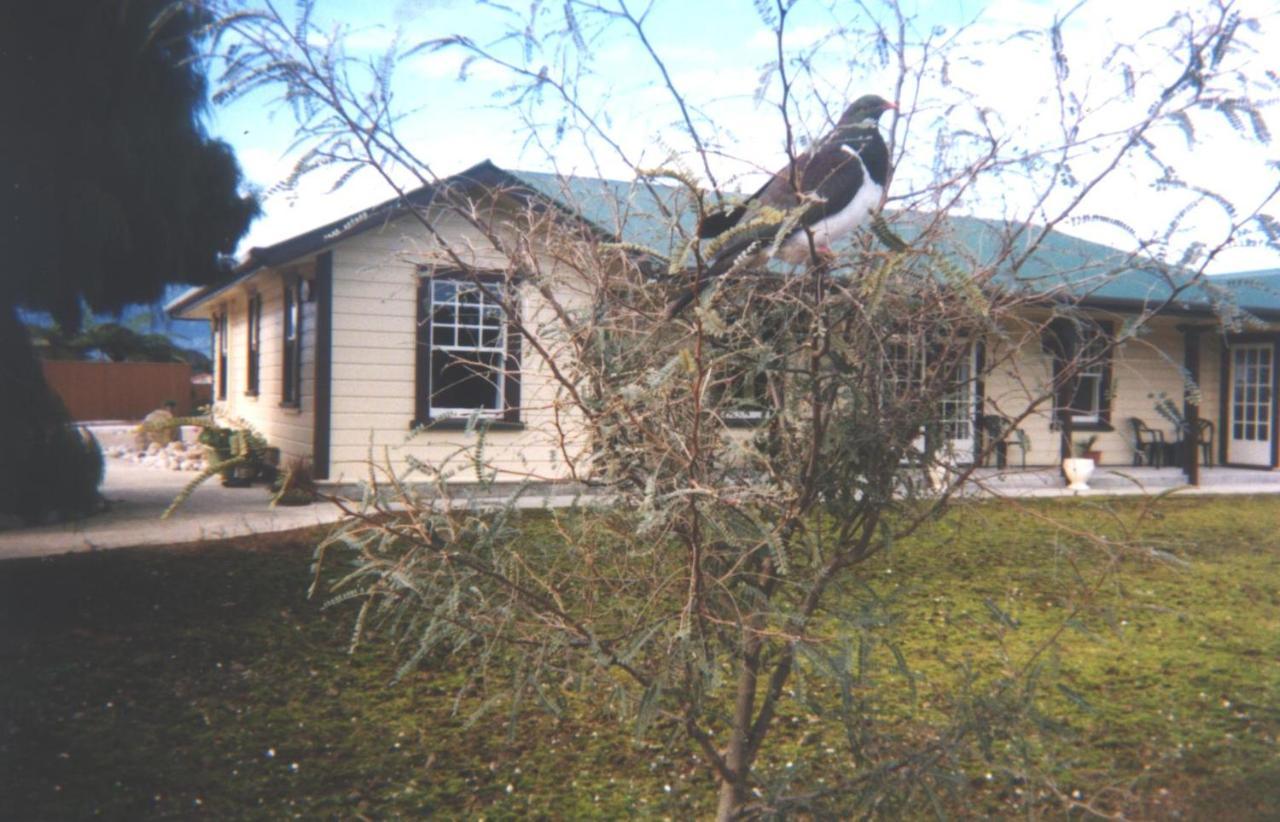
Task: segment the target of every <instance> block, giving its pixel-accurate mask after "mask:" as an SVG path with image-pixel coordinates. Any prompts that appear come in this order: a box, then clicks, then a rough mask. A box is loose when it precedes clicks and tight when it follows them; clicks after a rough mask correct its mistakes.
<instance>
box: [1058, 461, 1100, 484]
mask: <svg viewBox="0 0 1280 822" xmlns="http://www.w3.org/2000/svg"><path fill="white" fill-rule="evenodd" d="M1094 467H1095V466H1094V462H1093V460H1091V459H1085V458H1084V457H1067V458H1066V459H1064V460H1063V461H1062V473H1064V474H1066V475H1067V488H1068V489H1070V490H1072V491H1088V490H1089V477H1091V476H1093V469H1094Z"/></svg>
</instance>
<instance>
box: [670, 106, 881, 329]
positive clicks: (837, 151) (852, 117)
mask: <svg viewBox="0 0 1280 822" xmlns="http://www.w3.org/2000/svg"><path fill="white" fill-rule="evenodd" d="M892 108H897V106H895V105H894V104H893V103H891V102H889V101H888V100H885V99H884V98H882V97H878V96H876V95H874V94H868V95H865V96H863V97H859V98H858V99H857V100H855V101H854V102H853V104H852V105H850V106H849V107H848V108H847V109H845V112H844V114H843V115H841V117H840V121H839V122H837V123H836V127H835V129H834V130H832V132H831V133H830V134H827V135H826V136H824V137H823V138H822V139H820V140H818V141H817V142H816V143H815V144H814V145H813V146H812V147H810V148H809V150H807V151H805V152H804V153H803V154H800V155H799V156H797V157H796V158H795V160H794V162H793V163H792V164H790V165H788V166H787V167H786V168H784V169H782V170H781V171H779V172H777V173H776V174H774V175H773V177H772V178H771V179H770V180H769V182H768V183H766V184H765V185H764V187H762V188H761V189H760V190H759V191H757V192H756V193H755V194H752V195H751V196H750V197H748V198H747V199H746V200H745V201H744V202H742V203H740V204H739V205H737V206H736V207H734V208H733V209H732V210H730V211H721V212H717V213H714V214H709V215H707V216H706V217H705V218H704V219H703V220H702V222H701V223H699V225H698V236H699V237H700V238H702V239H703V240H707V239H711V238H714V237H718V236H720V235H721V234H724V233H725V232H726V231H729V230H731V229H735V228H738V227H741V229H740V231H739V232H738V234H737V235H736V236H733V237H731V238H730V239H728V240H727V241H726V242H725V243H724V245H723V246H722V247H721V248H719V249H717V250H716V251H715V253H714V254H713V255H712V257H711V258H710V259H709V260H708V261H707V268H706V270H705V271H704V272H703V274H702V279H701V281H700V283H699V285H698V287H696V288H691V289H690V290H689V291H687V292H685V293H684V294H682V295H681V296H680V297H678V298H677V299H676V300H675V301H674V302H672V304H671V305H670V306H669V307H668V309H667V316H668V317H674V316H676V315H677V314H679V313H680V312H681V311H682V310H684V308H685V307H686V306H687V305H689V303H691V302H693V301H694V300H695V299H697V297H698V294H699V293H700V292H701V290H702V289H705V288H706V287H707V286H708V285H710V284H711V281H712V280H714V279H715V278H716V277H719V276H720V275H722V274H724V273H725V272H727V271H729V270H731V269H735V268H738V269H741V268H747V267H751V266H758V265H762V264H764V262H766V261H767V260H768V259H769V257H770V256H774V255H776V256H778V257H781V258H782V259H783V260H786V261H787V262H790V263H803V262H804V261H805V260H807V259H809V232H812V234H813V241H814V245H815V247H816V248H817V251H818V253H819V254H830V253H831V244H832V243H833V242H834V241H835V240H836V239H838V238H839V237H841V236H843V235H844V234H847V233H848V232H849V231H851V230H853V228H854V227H856V226H858V225H859V224H861V223H863V222H864V221H865V220H866V219H867V217H868V216H869V215H870V214H871V212H872V211H873V210H874V209H875V208H877V207H878V206H879V205H880V198H881V197H882V196H883V194H884V189H885V186H886V185H887V184H888V182H889V149H888V147H886V146H885V143H884V138H882V137H881V136H880V129H879V128H878V126H877V122H878V121H879V119H880V115H881V114H884V113H885V112H886V111H888V110H889V109H892ZM806 229H807V230H806ZM780 231H785V232H786V236H785V237H779V236H778V234H779V232H780Z"/></svg>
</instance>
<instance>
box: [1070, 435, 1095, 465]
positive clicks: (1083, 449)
mask: <svg viewBox="0 0 1280 822" xmlns="http://www.w3.org/2000/svg"><path fill="white" fill-rule="evenodd" d="M1097 442H1098V435H1097V434H1093V435H1091V436H1089V437H1088V438H1086V439H1083V440H1079V441H1078V442H1076V444H1075V445H1076V456H1077V457H1081V458H1083V459H1087V460H1093V464H1094V465H1101V464H1102V451H1101V450H1099V449H1098V448H1097V447H1096V446H1097Z"/></svg>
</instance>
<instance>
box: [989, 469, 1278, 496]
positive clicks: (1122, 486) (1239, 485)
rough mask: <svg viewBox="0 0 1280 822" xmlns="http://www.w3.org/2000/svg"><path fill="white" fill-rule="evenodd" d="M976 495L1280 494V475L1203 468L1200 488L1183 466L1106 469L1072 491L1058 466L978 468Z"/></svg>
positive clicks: (1275, 472) (1250, 470)
mask: <svg viewBox="0 0 1280 822" xmlns="http://www.w3.org/2000/svg"><path fill="white" fill-rule="evenodd" d="M971 479H972V482H973V493H978V494H990V495H993V496H1011V497H1069V496H1121V495H1143V494H1159V493H1162V492H1164V491H1168V490H1169V489H1178V491H1177V493H1178V494H1180V495H1190V494H1280V471H1266V470H1256V469H1250V468H1223V467H1217V468H1201V469H1200V484H1199V485H1198V486H1192V485H1188V484H1187V475H1186V474H1185V473H1183V471H1182V469H1181V468H1151V467H1148V466H1129V465H1116V466H1110V465H1101V466H1098V468H1097V470H1096V471H1095V472H1094V474H1093V477H1092V478H1090V480H1089V490H1088V491H1071V490H1069V489H1067V488H1066V487H1064V486H1065V482H1064V480H1063V479H1062V475H1061V473H1060V472H1059V470H1058V469H1057V468H979V469H977V470H976V471H975V472H974V475H973V477H972V478H971Z"/></svg>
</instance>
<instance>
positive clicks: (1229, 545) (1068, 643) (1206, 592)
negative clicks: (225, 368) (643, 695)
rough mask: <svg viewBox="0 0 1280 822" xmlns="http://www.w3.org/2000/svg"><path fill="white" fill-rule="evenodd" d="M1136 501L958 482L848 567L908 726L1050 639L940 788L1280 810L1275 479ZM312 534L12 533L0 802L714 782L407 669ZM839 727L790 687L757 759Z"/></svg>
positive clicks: (991, 802) (0, 623) (811, 762)
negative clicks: (168, 537)
mask: <svg viewBox="0 0 1280 822" xmlns="http://www.w3.org/2000/svg"><path fill="white" fill-rule="evenodd" d="M1139 514H1140V505H1139V503H1136V502H1132V501H1130V502H1115V501H1112V502H1093V503H1079V502H1055V503H1032V504H1028V505H1026V506H1025V507H1024V508H1022V509H1014V508H1011V507H1009V506H1004V505H995V504H991V503H983V504H974V505H968V506H964V507H962V508H959V509H957V510H956V511H954V512H953V513H952V514H951V515H949V516H948V517H946V518H945V519H943V520H942V521H941V522H939V523H936V524H935V525H934V526H932V527H931V528H930V529H929V530H928V531H927V532H925V533H921V534H919V535H917V537H916V538H914V539H912V540H911V541H909V543H908V542H904V543H902V544H899V545H897V546H895V547H894V549H893V550H892V551H891V552H890V553H889V554H888V555H887V556H884V557H881V558H878V559H877V560H875V561H874V562H873V563H870V564H868V565H866V566H864V567H863V568H861V569H859V571H858V579H857V582H858V583H859V584H858V585H850V586H849V587H848V588H847V589H846V590H845V591H843V592H837V596H838V597H843V598H847V599H848V600H849V601H852V600H854V599H856V598H858V597H863V596H866V595H867V592H868V591H873V592H874V593H875V595H876V596H877V597H879V598H881V599H882V600H883V601H885V602H887V603H889V605H888V608H889V610H890V611H891V613H892V614H894V615H895V617H896V618H895V619H894V620H893V621H892V624H891V625H889V626H886V627H885V628H884V636H883V639H884V642H885V643H888V642H889V641H892V642H894V643H896V644H897V645H898V646H899V647H900V648H901V649H902V651H903V653H904V656H905V659H906V661H907V664H908V666H909V669H910V672H911V681H910V683H907V680H906V678H905V677H903V675H902V673H901V672H900V671H898V670H895V669H894V668H893V667H892V666H890V667H887V668H886V669H885V671H884V673H883V676H882V679H881V683H882V686H883V687H882V690H881V691H880V692H879V696H878V697H877V699H876V700H875V703H874V704H875V711H876V717H877V719H878V720H880V721H881V722H882V723H884V724H885V725H886V726H888V727H890V728H894V729H896V731H897V732H898V733H899V736H900V737H903V736H905V737H906V738H908V740H909V738H910V737H911V735H912V734H916V735H918V736H919V738H921V739H923V738H926V737H927V736H928V734H929V729H930V727H932V726H934V725H936V724H937V723H942V722H945V721H947V719H948V718H949V717H948V711H949V710H951V708H950V707H949V706H950V705H952V699H953V697H954V695H955V693H956V692H957V685H956V683H957V681H958V680H959V677H960V676H961V672H962V671H966V670H967V671H969V672H971V674H972V676H973V677H974V681H975V682H976V683H977V685H978V686H979V687H986V686H988V685H989V684H990V683H992V682H998V681H1001V680H1003V679H1011V678H1013V677H1016V676H1017V675H1018V674H1019V673H1021V672H1025V671H1026V670H1028V668H1029V667H1038V668H1040V669H1042V682H1043V684H1042V687H1041V690H1040V693H1041V697H1040V699H1039V702H1038V707H1039V710H1040V711H1041V712H1042V717H1041V718H1042V719H1043V720H1044V721H1043V723H1042V726H1040V727H1038V728H1037V729H1035V730H1033V731H1031V732H1029V733H1028V735H1027V736H1026V737H1025V738H1022V739H1019V740H1014V741H1010V740H1002V742H1001V744H1000V746H998V748H997V749H996V750H994V751H991V752H990V757H989V758H983V757H981V756H977V755H974V756H972V757H970V758H969V759H968V760H965V761H964V765H965V774H964V777H965V779H964V780H963V781H959V782H957V787H956V792H955V793H954V794H952V795H951V796H949V797H946V798H945V800H944V801H946V802H949V803H953V805H952V807H950V808H949V809H948V810H949V812H950V813H952V814H954V815H961V816H963V815H967V814H975V815H984V814H1001V813H1012V812H1015V811H1017V810H1018V809H1019V808H1021V807H1023V806H1022V805H1021V804H1020V803H1022V802H1024V801H1031V802H1033V803H1034V805H1033V807H1034V808H1035V809H1036V810H1038V811H1040V812H1047V813H1049V814H1050V815H1056V814H1058V813H1061V812H1062V811H1063V808H1064V807H1065V806H1064V805H1063V804H1062V802H1061V800H1060V798H1055V797H1054V796H1050V795H1047V794H1046V792H1045V788H1044V787H1043V786H1044V784H1052V785H1054V786H1055V787H1056V789H1057V790H1058V791H1060V792H1061V794H1062V795H1065V796H1068V797H1069V796H1072V795H1073V794H1076V792H1078V794H1077V795H1078V796H1079V798H1080V800H1081V801H1082V802H1084V803H1097V805H1098V807H1105V808H1109V809H1113V810H1116V809H1118V810H1122V811H1124V812H1125V813H1127V814H1128V815H1131V816H1137V817H1148V818H1155V817H1166V816H1169V815H1172V814H1173V813H1174V812H1181V813H1182V814H1184V815H1186V816H1189V817H1191V818H1196V817H1202V816H1206V815H1213V816H1217V817H1219V818H1223V819H1249V818H1254V819H1268V818H1271V819H1274V818H1280V744H1278V743H1277V739H1278V738H1280V497H1271V498H1231V499H1206V500H1177V499H1174V500H1167V501H1164V502H1162V503H1161V504H1160V505H1159V507H1158V508H1157V509H1156V515H1155V516H1154V517H1152V516H1140V515H1139ZM1045 518H1053V519H1057V520H1060V521H1061V522H1064V523H1067V524H1068V525H1069V526H1071V528H1085V527H1087V528H1091V529H1094V530H1097V531H1099V532H1101V533H1103V534H1105V535H1107V536H1108V538H1109V540H1110V542H1108V543H1107V544H1106V545H1103V546H1101V547H1099V546H1090V545H1088V544H1087V543H1086V541H1085V540H1083V539H1082V538H1081V537H1080V536H1079V535H1076V534H1074V533H1073V532H1072V530H1071V528H1068V529H1065V530H1064V529H1061V528H1055V527H1053V526H1052V525H1051V524H1049V523H1048V522H1046V521H1045ZM540 527H541V526H540V524H539V523H538V522H536V521H531V522H530V524H529V528H528V533H530V534H531V535H536V534H538V533H540ZM1122 535H1126V536H1127V538H1128V542H1129V544H1130V547H1127V548H1125V549H1124V550H1122V551H1117V552H1116V553H1115V555H1114V557H1113V558H1109V557H1108V553H1107V549H1108V547H1109V546H1114V545H1116V544H1118V541H1119V539H1120V537H1121V536H1122ZM313 544H314V535H311V536H310V538H308V535H306V534H292V535H286V536H277V537H272V538H266V537H258V538H253V539H244V540H232V541H229V542H223V543H215V544H210V545H205V546H199V547H192V548H181V549H174V550H141V549H139V550H122V551H112V552H109V553H103V554H86V555H78V556H68V557H61V558H56V559H48V560H30V561H26V560H21V561H10V562H5V563H0V819H51V818H82V817H89V816H95V815H102V816H106V817H109V818H126V819H132V818H138V817H143V816H187V815H195V814H200V813H206V814H208V815H210V817H211V818H231V817H236V818H243V817H260V818H280V817H283V816H290V815H295V814H296V815H299V816H305V817H315V816H322V815H324V816H341V817H344V818H350V817H360V816H365V817H368V818H383V817H389V816H396V815H404V816H420V815H423V814H426V813H433V812H434V813H442V814H448V815H463V814H469V815H485V816H489V817H507V818H512V817H525V816H529V815H543V816H551V817H560V818H566V817H577V816H584V815H588V814H598V815H601V816H608V817H615V816H621V815H628V814H631V815H641V816H670V817H675V818H681V817H688V816H690V815H692V814H700V815H705V814H706V813H707V812H708V811H709V810H710V808H711V804H710V803H711V802H713V801H714V796H713V792H712V791H711V790H710V786H709V785H708V783H707V782H706V778H707V777H706V775H705V774H704V773H703V772H701V771H699V770H697V769H696V768H695V767H693V764H692V762H691V759H690V752H689V751H688V750H685V749H682V748H680V747H679V746H678V745H677V746H675V747H666V748H663V747H659V746H657V745H656V744H653V743H642V742H638V741H637V740H636V739H635V737H634V735H633V734H632V732H631V730H630V729H629V728H627V727H618V726H616V725H614V724H612V723H608V722H601V721H599V720H592V719H591V717H590V716H588V715H587V714H586V713H585V712H579V713H576V714H573V713H571V714H570V715H569V716H567V717H565V718H561V719H558V720H557V719H553V718H551V717H548V716H545V715H542V714H538V713H530V712H526V713H525V714H523V715H522V716H521V718H520V720H519V721H518V723H517V724H516V725H515V726H514V728H513V727H512V726H511V725H509V724H508V723H507V722H506V721H505V714H504V712H502V711H499V712H498V713H497V714H496V715H494V714H490V715H489V716H487V717H486V718H485V719H484V720H482V721H480V722H478V723H475V724H474V725H471V726H468V724H467V720H468V717H470V716H471V715H472V714H473V713H474V711H475V709H476V707H477V706H478V705H479V704H480V700H481V698H480V697H479V696H476V695H464V696H463V698H462V699H461V700H460V702H457V703H455V696H456V691H457V686H458V684H459V683H460V682H461V681H462V680H461V678H460V676H459V675H458V674H457V673H456V672H455V667H456V665H457V664H458V660H450V659H445V660H439V661H437V662H435V663H434V664H433V665H432V666H430V667H428V668H424V669H423V670H421V671H420V672H418V673H416V674H414V675H411V676H409V677H406V678H405V679H404V680H403V681H401V682H400V683H399V684H391V682H390V680H391V677H392V674H393V672H394V670H395V663H394V661H393V660H391V659H388V658H386V656H385V655H384V654H383V653H381V651H380V650H379V649H377V648H375V649H372V650H362V651H361V652H359V653H358V654H357V655H355V656H354V657H351V656H348V655H347V654H346V653H345V645H346V641H347V639H348V637H349V634H350V628H351V612H350V610H346V609H343V608H338V609H333V610H331V611H324V612H322V611H320V610H319V608H318V607H317V605H316V604H315V603H313V602H310V601H308V600H307V599H306V596H305V593H306V588H307V586H308V584H309V582H310V579H309V575H308V565H309V563H310V561H311V548H312V545H313ZM1134 544H1136V545H1137V546H1139V547H1138V548H1137V549H1135V548H1133V547H1132V546H1133V545H1134ZM1051 639H1053V640H1054V641H1052V642H1050V641H1049V640H1051ZM885 647H887V645H885ZM908 684H910V685H913V686H914V687H913V688H911V687H907V686H908ZM819 690H820V689H819ZM577 698H578V699H583V698H584V697H582V696H579V697H577ZM817 698H818V699H822V698H824V697H823V696H822V695H821V694H819V696H818V697H817ZM579 704H580V703H579ZM842 733H843V732H842V730H841V729H840V728H838V727H831V726H830V725H828V724H825V723H823V722H821V721H815V717H814V716H813V715H811V714H809V713H808V711H807V710H806V708H805V707H804V705H803V703H800V704H797V705H793V706H792V708H791V712H790V713H789V714H788V715H786V716H784V717H782V720H781V723H780V731H779V736H778V745H777V747H776V748H775V749H774V750H773V751H771V752H770V753H768V754H766V755H765V756H764V757H763V762H762V769H763V772H764V773H765V774H766V775H767V776H769V777H770V778H784V777H785V775H786V774H787V773H788V772H795V773H802V772H803V773H805V774H807V775H809V776H810V777H811V778H812V779H814V780H815V781H816V780H818V779H822V778H825V777H824V776H823V775H824V774H828V775H830V774H832V773H834V772H835V771H836V770H838V769H840V768H842V767H846V765H845V763H846V762H847V756H846V755H845V754H844V753H843V751H842V749H841V747H840V740H841V739H842ZM1027 756H1030V757H1031V761H1030V766H1031V767H1030V771H1031V772H1032V773H1033V774H1034V776H1035V777H1036V781H1034V782H1032V783H1028V782H1024V781H1022V779H1021V776H1020V774H1022V773H1025V772H1026V770H1027V765H1028V761H1027V760H1026V759H1025V757H1027ZM1041 780H1043V781H1041ZM920 813H921V814H925V813H927V809H926V808H923V807H922V808H921V809H920Z"/></svg>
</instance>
